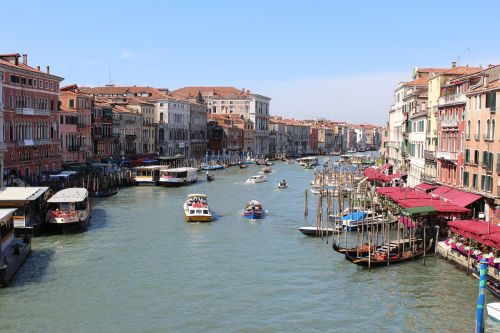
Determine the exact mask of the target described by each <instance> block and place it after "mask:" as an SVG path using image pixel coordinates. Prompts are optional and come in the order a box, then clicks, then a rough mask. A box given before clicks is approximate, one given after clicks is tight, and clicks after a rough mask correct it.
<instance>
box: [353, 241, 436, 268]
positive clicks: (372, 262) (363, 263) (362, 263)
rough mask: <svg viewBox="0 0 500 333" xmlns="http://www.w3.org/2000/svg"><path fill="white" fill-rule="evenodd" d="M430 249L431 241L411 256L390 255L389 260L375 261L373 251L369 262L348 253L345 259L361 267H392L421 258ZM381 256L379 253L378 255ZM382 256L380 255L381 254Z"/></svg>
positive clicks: (409, 254)
mask: <svg viewBox="0 0 500 333" xmlns="http://www.w3.org/2000/svg"><path fill="white" fill-rule="evenodd" d="M431 249H432V239H431V241H430V242H429V245H428V246H427V248H426V249H425V250H424V249H419V250H418V251H416V252H415V253H413V254H411V253H408V254H407V255H403V256H399V255H390V256H389V258H387V257H385V256H384V258H383V259H382V258H380V259H377V258H376V256H377V253H380V252H377V251H375V254H372V257H371V258H370V260H368V259H369V258H368V256H362V257H356V254H354V256H353V255H352V254H350V253H348V252H346V254H345V256H346V259H347V260H349V261H350V262H352V263H353V264H356V265H359V266H363V267H381V266H387V265H394V264H399V263H402V262H406V261H411V260H414V259H417V258H419V257H421V256H423V254H424V252H429V251H430V250H431ZM380 254H381V253H380ZM381 255H382V254H381Z"/></svg>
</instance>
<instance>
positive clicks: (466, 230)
mask: <svg viewBox="0 0 500 333" xmlns="http://www.w3.org/2000/svg"><path fill="white" fill-rule="evenodd" d="M448 226H449V227H450V230H451V231H453V232H456V233H459V234H461V235H462V236H465V237H468V238H472V239H475V240H477V241H479V242H483V241H484V236H486V235H488V232H489V234H490V236H491V235H492V234H495V233H500V227H499V226H498V225H496V224H491V223H488V222H484V221H476V220H455V221H450V222H448ZM488 230H489V231H488ZM499 236H500V235H499Z"/></svg>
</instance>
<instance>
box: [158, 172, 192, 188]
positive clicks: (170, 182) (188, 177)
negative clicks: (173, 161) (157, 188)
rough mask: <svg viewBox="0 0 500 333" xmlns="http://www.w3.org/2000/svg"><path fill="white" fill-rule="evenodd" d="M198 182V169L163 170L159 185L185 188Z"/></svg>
mask: <svg viewBox="0 0 500 333" xmlns="http://www.w3.org/2000/svg"><path fill="white" fill-rule="evenodd" d="M197 180H198V170H197V169H196V168H174V169H161V170H160V179H159V181H158V183H159V184H160V185H165V186H183V185H189V184H193V183H195V182H196V181H197Z"/></svg>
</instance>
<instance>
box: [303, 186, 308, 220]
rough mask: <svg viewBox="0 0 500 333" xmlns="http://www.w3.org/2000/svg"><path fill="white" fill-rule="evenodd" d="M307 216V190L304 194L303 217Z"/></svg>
mask: <svg viewBox="0 0 500 333" xmlns="http://www.w3.org/2000/svg"><path fill="white" fill-rule="evenodd" d="M307 215H309V208H308V204H307V189H306V190H305V192H304V216H307Z"/></svg>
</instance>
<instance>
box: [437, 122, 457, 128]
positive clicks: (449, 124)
mask: <svg viewBox="0 0 500 333" xmlns="http://www.w3.org/2000/svg"><path fill="white" fill-rule="evenodd" d="M441 127H443V128H447V127H458V121H447V122H442V123H441Z"/></svg>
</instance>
